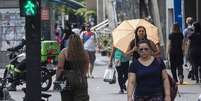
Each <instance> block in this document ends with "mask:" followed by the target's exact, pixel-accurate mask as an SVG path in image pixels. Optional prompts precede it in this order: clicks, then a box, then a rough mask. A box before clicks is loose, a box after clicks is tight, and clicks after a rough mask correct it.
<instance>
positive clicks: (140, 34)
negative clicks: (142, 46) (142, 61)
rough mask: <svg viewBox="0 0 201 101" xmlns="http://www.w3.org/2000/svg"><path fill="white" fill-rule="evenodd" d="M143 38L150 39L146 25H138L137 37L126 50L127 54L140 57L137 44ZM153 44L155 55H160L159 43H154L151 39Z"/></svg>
mask: <svg viewBox="0 0 201 101" xmlns="http://www.w3.org/2000/svg"><path fill="white" fill-rule="evenodd" d="M141 40H149V39H148V38H147V33H146V29H145V27H144V26H138V27H137V28H136V30H135V38H134V39H133V40H132V41H131V42H130V45H129V48H128V50H127V52H126V55H127V56H129V57H130V56H133V57H134V58H138V57H139V55H138V53H137V44H138V42H139V41H141ZM149 41H150V44H151V48H152V50H153V55H154V56H155V57H160V48H159V46H160V45H159V43H157V44H154V42H153V41H151V40H149Z"/></svg>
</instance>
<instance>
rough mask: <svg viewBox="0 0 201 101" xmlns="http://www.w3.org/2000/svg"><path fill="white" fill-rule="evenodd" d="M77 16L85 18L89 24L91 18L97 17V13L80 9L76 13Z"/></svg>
mask: <svg viewBox="0 0 201 101" xmlns="http://www.w3.org/2000/svg"><path fill="white" fill-rule="evenodd" d="M75 15H77V16H81V17H83V18H84V20H85V22H88V19H89V17H90V16H96V11H95V10H89V9H87V8H80V9H78V10H77V11H76V12H75Z"/></svg>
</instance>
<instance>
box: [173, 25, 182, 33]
mask: <svg viewBox="0 0 201 101" xmlns="http://www.w3.org/2000/svg"><path fill="white" fill-rule="evenodd" d="M172 33H181V31H180V28H179V24H178V23H175V24H173V26H172Z"/></svg>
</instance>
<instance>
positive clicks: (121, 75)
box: [109, 47, 129, 94]
mask: <svg viewBox="0 0 201 101" xmlns="http://www.w3.org/2000/svg"><path fill="white" fill-rule="evenodd" d="M113 60H114V62H115V67H116V70H117V74H118V82H119V87H120V91H119V94H123V93H124V91H127V90H126V81H127V79H128V67H129V60H128V59H127V58H126V56H125V54H124V53H123V52H122V51H121V50H120V49H118V48H116V47H113V48H112V53H111V57H110V63H109V67H112V61H113Z"/></svg>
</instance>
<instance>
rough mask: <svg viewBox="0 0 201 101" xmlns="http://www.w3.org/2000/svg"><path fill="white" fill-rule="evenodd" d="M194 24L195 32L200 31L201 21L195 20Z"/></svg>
mask: <svg viewBox="0 0 201 101" xmlns="http://www.w3.org/2000/svg"><path fill="white" fill-rule="evenodd" d="M193 26H194V32H195V33H200V31H201V30H200V23H199V22H198V21H196V22H194V23H193Z"/></svg>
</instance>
